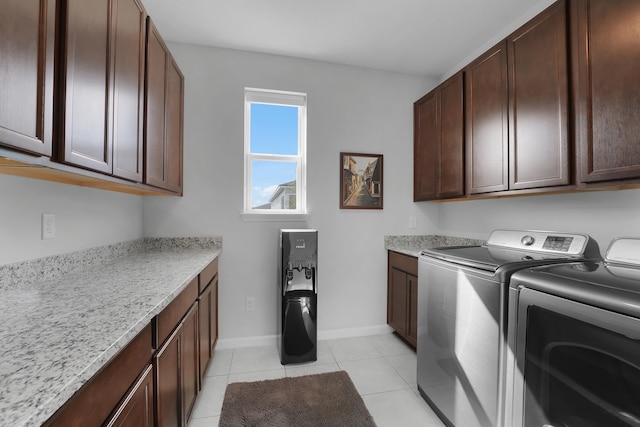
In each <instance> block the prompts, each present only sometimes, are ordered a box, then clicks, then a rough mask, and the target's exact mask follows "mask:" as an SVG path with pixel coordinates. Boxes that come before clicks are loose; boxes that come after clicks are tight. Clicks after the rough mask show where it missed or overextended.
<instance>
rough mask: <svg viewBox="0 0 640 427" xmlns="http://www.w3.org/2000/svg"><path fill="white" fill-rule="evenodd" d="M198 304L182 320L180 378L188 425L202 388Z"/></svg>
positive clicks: (185, 418) (183, 418) (183, 415)
mask: <svg viewBox="0 0 640 427" xmlns="http://www.w3.org/2000/svg"><path fill="white" fill-rule="evenodd" d="M198 343H199V334H198V304H194V305H193V306H192V307H191V310H189V312H188V313H187V315H186V316H185V318H184V320H183V322H182V338H181V341H180V379H181V407H182V425H183V426H186V425H187V422H188V420H189V418H191V413H192V412H193V407H194V405H195V403H196V397H197V396H198V391H199V390H200V369H199V366H200V365H199V359H200V353H199V352H198Z"/></svg>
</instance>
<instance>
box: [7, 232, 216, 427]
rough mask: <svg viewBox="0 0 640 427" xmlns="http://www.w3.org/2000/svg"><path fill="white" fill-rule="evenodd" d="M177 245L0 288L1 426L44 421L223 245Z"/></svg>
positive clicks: (144, 249) (150, 248) (148, 247)
mask: <svg viewBox="0 0 640 427" xmlns="http://www.w3.org/2000/svg"><path fill="white" fill-rule="evenodd" d="M179 246H180V245H178V247H176V246H171V245H169V246H168V247H167V245H153V244H151V245H150V244H146V245H143V246H142V247H141V248H138V249H137V250H136V251H134V252H131V253H128V254H127V255H126V256H123V257H117V258H115V259H113V260H109V261H108V262H105V263H102V264H94V265H91V266H89V267H86V268H76V269H75V270H74V271H72V272H69V273H65V274H63V275H61V276H60V277H57V278H55V279H48V280H42V281H40V282H37V283H34V284H30V285H29V286H22V287H13V288H9V289H4V290H2V292H0V325H2V328H1V329H0V342H2V347H1V348H0V425H2V426H12V427H16V426H39V425H41V424H42V423H43V422H44V421H46V420H47V419H48V418H49V417H50V416H51V415H53V414H54V413H55V411H56V410H57V409H58V408H59V407H60V406H62V405H63V404H64V403H65V402H66V401H67V400H68V399H69V398H70V397H71V396H72V395H73V394H74V393H75V392H76V391H77V390H78V389H79V388H80V387H81V386H82V385H83V384H84V383H85V382H86V381H87V380H89V379H90V378H91V377H92V376H93V375H94V374H95V373H96V372H97V371H98V370H100V368H101V367H102V366H103V365H104V364H106V362H108V361H109V360H110V359H112V358H113V356H115V355H116V354H117V353H118V351H119V350H120V349H122V348H123V347H124V346H125V345H126V344H128V343H129V342H130V341H131V339H133V338H134V337H135V336H136V335H137V334H138V333H139V332H140V331H141V330H142V329H143V328H144V327H145V326H146V325H148V324H149V322H150V321H151V319H152V318H153V317H154V316H155V315H156V314H158V313H159V312H160V311H161V310H162V309H163V308H164V307H166V306H167V305H168V304H169V303H170V302H171V301H172V300H173V299H174V298H175V296H177V295H178V294H179V293H180V292H181V291H182V290H183V289H184V288H185V287H186V286H187V284H189V282H190V281H191V280H192V279H193V278H194V277H196V276H197V275H198V273H199V272H200V271H202V269H204V268H205V267H206V266H207V265H208V264H209V263H210V262H211V261H213V260H214V259H215V258H216V257H218V256H219V255H220V253H221V251H222V250H221V248H220V247H195V248H194V247H191V248H190V247H179Z"/></svg>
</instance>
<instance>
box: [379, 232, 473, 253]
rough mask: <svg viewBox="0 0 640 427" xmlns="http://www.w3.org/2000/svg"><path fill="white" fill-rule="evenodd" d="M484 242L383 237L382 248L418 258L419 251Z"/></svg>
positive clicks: (449, 238) (461, 238) (457, 238)
mask: <svg viewBox="0 0 640 427" xmlns="http://www.w3.org/2000/svg"><path fill="white" fill-rule="evenodd" d="M484 242H485V241H484V240H477V239H467V238H464V237H451V236H434V235H428V236H384V248H385V249H386V250H389V251H395V252H400V253H403V254H405V255H411V256H414V257H418V256H419V255H420V251H422V250H423V249H427V248H437V247H440V246H473V245H482V244H483V243H484Z"/></svg>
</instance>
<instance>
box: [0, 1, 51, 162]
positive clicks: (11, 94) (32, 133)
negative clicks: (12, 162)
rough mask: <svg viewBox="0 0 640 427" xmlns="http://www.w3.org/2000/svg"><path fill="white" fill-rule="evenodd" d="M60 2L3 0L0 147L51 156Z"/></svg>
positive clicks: (0, 68)
mask: <svg viewBox="0 0 640 427" xmlns="http://www.w3.org/2000/svg"><path fill="white" fill-rule="evenodd" d="M55 19H56V2H55V0H3V2H2V13H0V63H1V64H2V65H1V66H0V82H2V84H1V85H0V145H5V146H8V147H12V148H17V149H19V150H24V151H28V152H32V153H36V154H42V155H45V156H51V146H52V145H51V144H52V132H53V130H52V123H53V79H54V59H53V55H54V50H55V45H54V42H55Z"/></svg>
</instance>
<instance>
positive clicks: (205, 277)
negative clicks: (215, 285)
mask: <svg viewBox="0 0 640 427" xmlns="http://www.w3.org/2000/svg"><path fill="white" fill-rule="evenodd" d="M217 274H218V258H216V259H214V260H213V261H211V262H210V263H209V265H207V266H206V267H205V268H204V270H202V273H200V275H199V276H198V292H199V293H201V292H202V291H203V290H204V288H206V287H207V286H209V284H210V283H211V280H213V278H214V277H215V276H216V275H217Z"/></svg>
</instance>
